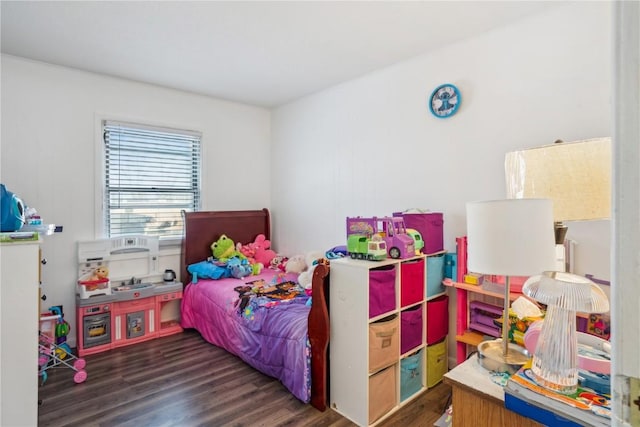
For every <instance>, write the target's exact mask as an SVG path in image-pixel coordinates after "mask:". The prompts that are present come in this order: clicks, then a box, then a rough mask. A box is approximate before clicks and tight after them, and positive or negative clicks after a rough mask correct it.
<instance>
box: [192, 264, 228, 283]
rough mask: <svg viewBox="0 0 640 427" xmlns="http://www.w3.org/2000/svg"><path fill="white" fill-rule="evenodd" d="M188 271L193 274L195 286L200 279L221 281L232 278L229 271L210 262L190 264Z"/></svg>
mask: <svg viewBox="0 0 640 427" xmlns="http://www.w3.org/2000/svg"><path fill="white" fill-rule="evenodd" d="M187 271H188V272H189V273H191V276H192V277H193V279H191V282H192V283H193V284H196V283H198V278H201V279H216V280H217V279H220V278H223V277H231V274H230V272H229V269H227V268H226V267H221V266H219V265H215V264H214V263H212V262H210V261H201V262H197V263H195V264H190V265H189V266H188V267H187Z"/></svg>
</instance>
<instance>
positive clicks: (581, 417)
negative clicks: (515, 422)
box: [504, 362, 611, 426]
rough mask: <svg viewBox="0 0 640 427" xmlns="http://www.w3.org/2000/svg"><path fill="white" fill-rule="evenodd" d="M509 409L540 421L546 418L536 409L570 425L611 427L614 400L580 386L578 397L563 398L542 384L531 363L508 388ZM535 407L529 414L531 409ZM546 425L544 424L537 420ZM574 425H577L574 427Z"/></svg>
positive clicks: (506, 394)
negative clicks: (535, 376) (564, 420)
mask: <svg viewBox="0 0 640 427" xmlns="http://www.w3.org/2000/svg"><path fill="white" fill-rule="evenodd" d="M504 393H505V406H506V407H507V409H511V410H513V411H514V412H519V413H521V414H522V415H525V416H527V417H529V418H532V419H534V420H536V416H537V417H542V416H543V414H542V413H540V414H536V412H537V411H536V409H538V408H539V409H541V410H546V411H548V412H551V413H552V414H555V415H557V416H560V417H562V418H565V419H567V421H568V422H569V423H568V424H567V425H588V426H609V425H611V396H610V395H608V394H603V393H599V392H597V391H595V390H593V389H591V388H588V387H585V386H583V385H580V384H579V385H578V387H577V390H576V392H575V393H572V394H561V393H557V392H554V391H552V390H550V389H548V388H545V387H543V386H541V385H540V384H538V383H537V382H536V380H535V379H534V376H533V373H532V372H531V362H528V363H527V364H525V365H524V366H523V367H522V368H521V369H520V370H519V371H518V372H516V373H515V374H513V375H512V376H511V377H510V378H509V379H508V380H507V384H506V386H505V388H504ZM518 400H520V401H523V402H525V403H528V404H530V405H531V406H532V408H531V411H530V412H529V413H523V411H527V406H526V405H523V404H522V402H519V401H518ZM537 421H539V422H543V423H544V420H542V419H541V420H537ZM571 421H572V422H573V424H571Z"/></svg>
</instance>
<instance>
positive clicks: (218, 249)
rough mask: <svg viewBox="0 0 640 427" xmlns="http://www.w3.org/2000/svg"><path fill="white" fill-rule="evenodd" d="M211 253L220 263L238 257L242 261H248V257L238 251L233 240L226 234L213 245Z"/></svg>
mask: <svg viewBox="0 0 640 427" xmlns="http://www.w3.org/2000/svg"><path fill="white" fill-rule="evenodd" d="M211 252H212V253H213V257H214V258H215V259H217V260H218V261H220V262H227V261H229V258H233V257H234V256H235V257H238V258H240V259H247V257H246V256H244V255H243V254H241V253H240V252H238V251H237V250H236V245H235V244H234V243H233V240H231V239H230V238H228V237H227V236H226V235H225V234H223V235H222V236H220V238H219V239H218V240H217V241H215V242H213V243H212V244H211Z"/></svg>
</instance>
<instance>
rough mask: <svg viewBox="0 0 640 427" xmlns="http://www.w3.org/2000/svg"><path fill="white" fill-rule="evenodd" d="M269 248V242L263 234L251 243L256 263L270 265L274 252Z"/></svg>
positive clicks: (274, 255)
mask: <svg viewBox="0 0 640 427" xmlns="http://www.w3.org/2000/svg"><path fill="white" fill-rule="evenodd" d="M270 248H271V241H270V240H267V238H266V237H265V236H264V234H258V235H257V236H256V239H255V240H254V242H253V249H254V251H255V255H254V258H255V260H256V262H259V263H260V264H262V265H269V264H271V260H272V259H274V258H275V257H276V252H275V251H274V250H272V249H270Z"/></svg>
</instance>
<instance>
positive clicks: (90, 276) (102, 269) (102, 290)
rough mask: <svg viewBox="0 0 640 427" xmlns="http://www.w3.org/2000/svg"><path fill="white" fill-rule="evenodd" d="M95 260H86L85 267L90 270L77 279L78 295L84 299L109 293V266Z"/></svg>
mask: <svg viewBox="0 0 640 427" xmlns="http://www.w3.org/2000/svg"><path fill="white" fill-rule="evenodd" d="M94 263H95V261H93V262H87V269H90V271H89V272H88V273H87V272H85V274H84V275H83V276H81V277H80V280H78V295H80V298H83V299H86V298H89V297H91V296H93V295H111V282H110V281H109V268H108V267H107V266H106V265H103V264H102V263H101V262H98V263H97V265H95V266H94Z"/></svg>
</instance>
